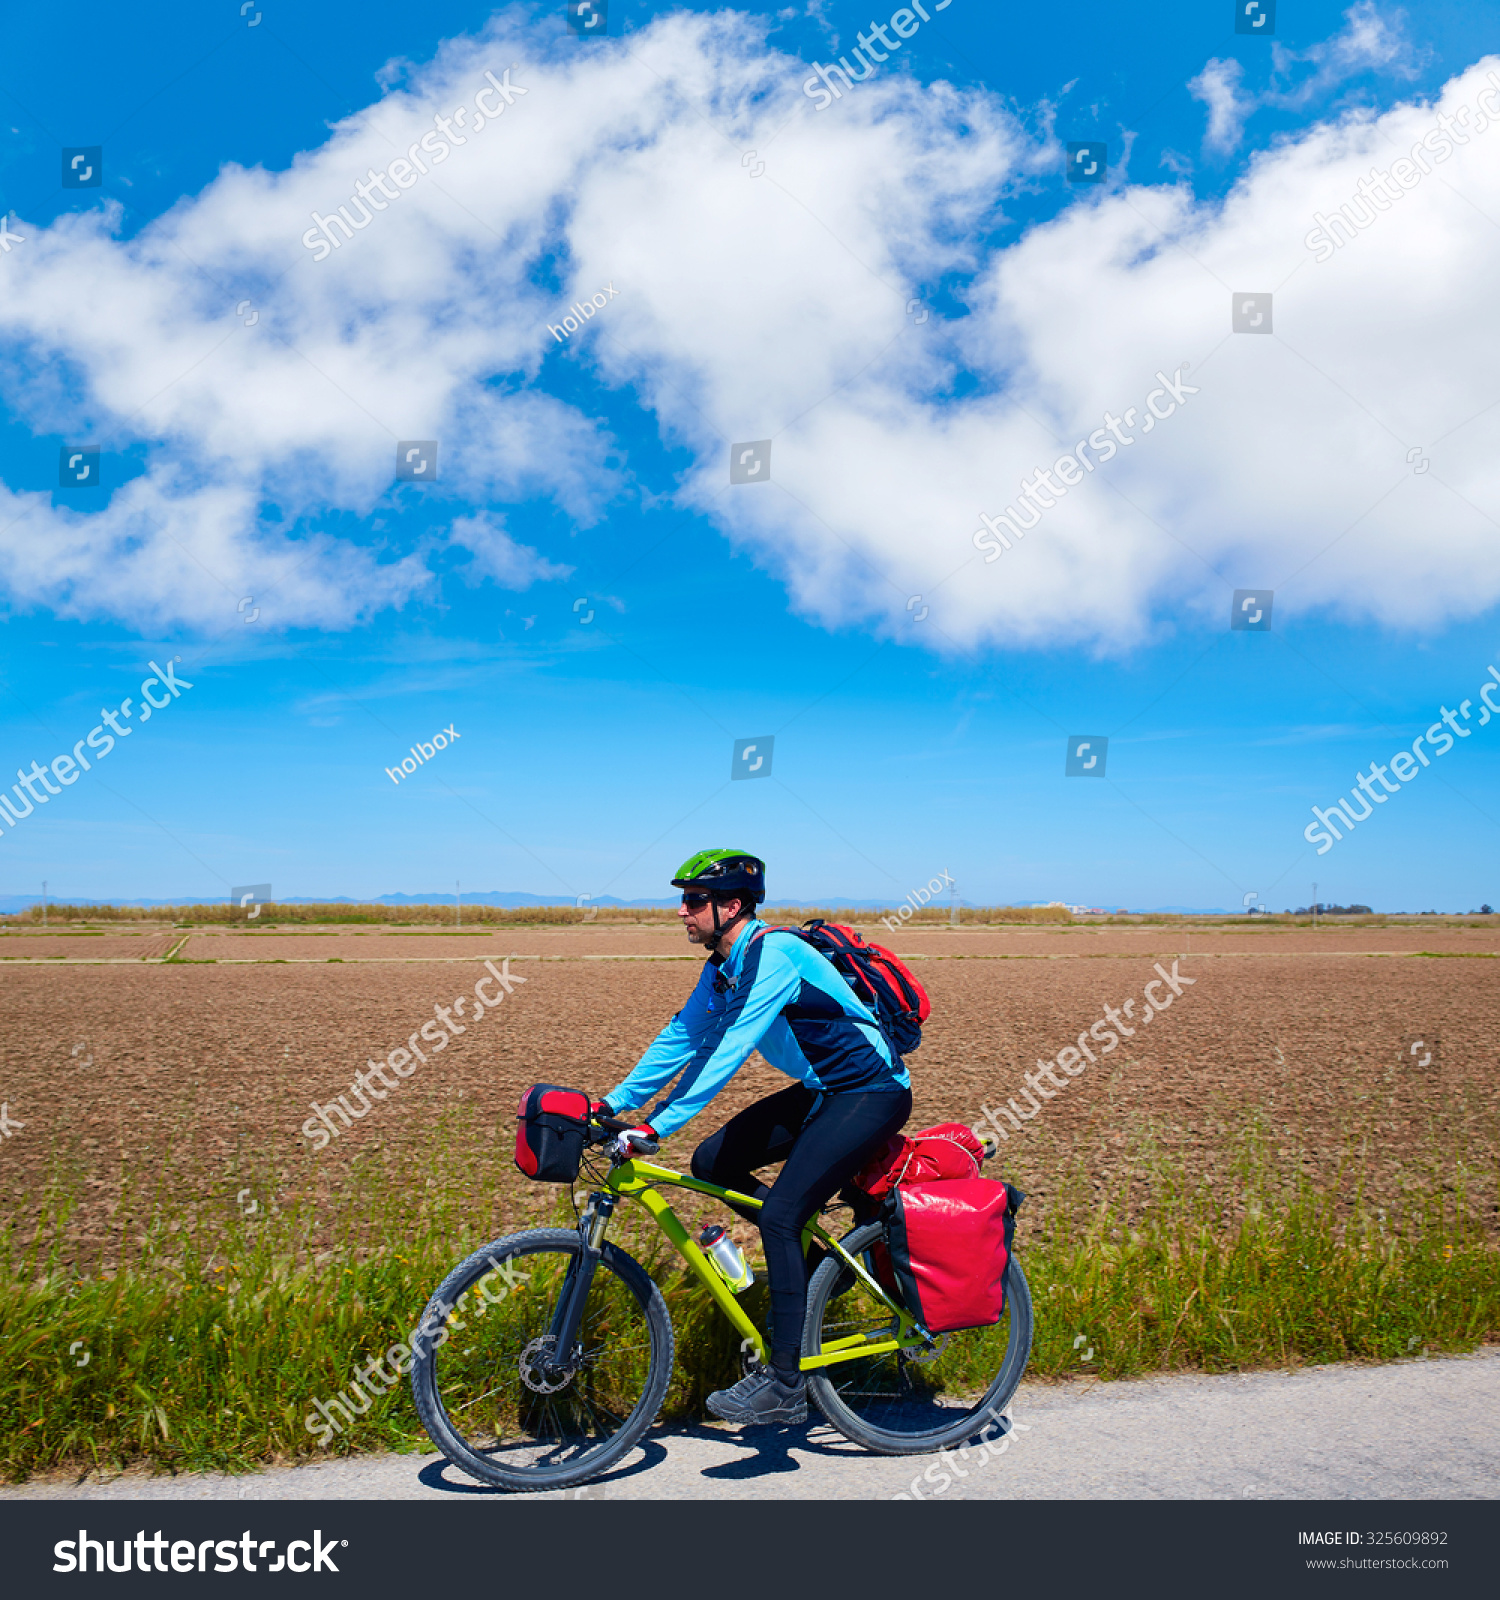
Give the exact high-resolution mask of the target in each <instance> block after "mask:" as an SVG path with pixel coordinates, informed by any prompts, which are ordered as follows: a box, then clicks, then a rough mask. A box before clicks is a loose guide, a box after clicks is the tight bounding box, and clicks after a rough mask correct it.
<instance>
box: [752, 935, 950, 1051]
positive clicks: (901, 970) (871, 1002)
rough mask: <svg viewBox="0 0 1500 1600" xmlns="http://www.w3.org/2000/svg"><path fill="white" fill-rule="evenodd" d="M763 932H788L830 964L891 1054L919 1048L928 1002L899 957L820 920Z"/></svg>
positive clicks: (929, 1005) (927, 1011) (920, 986)
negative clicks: (871, 1019)
mask: <svg viewBox="0 0 1500 1600" xmlns="http://www.w3.org/2000/svg"><path fill="white" fill-rule="evenodd" d="M766 932H767V933H789V934H791V935H792V936H793V937H794V938H797V939H801V940H802V941H803V942H804V943H806V944H810V945H811V946H812V947H813V949H814V950H816V951H817V952H818V954H819V955H820V956H823V957H825V958H826V959H827V960H828V961H831V962H832V963H833V966H834V969H835V971H837V972H838V973H839V975H840V976H841V977H842V978H843V980H844V981H845V983H847V984H848V985H849V987H850V988H851V989H853V991H854V993H855V994H856V995H857V996H858V997H859V999H860V1000H861V1001H862V1002H863V1003H864V1004H865V1005H867V1006H868V1007H869V1008H870V1010H871V1011H873V1012H874V1013H875V1020H876V1021H877V1022H878V1023H879V1024H880V1028H881V1032H882V1033H884V1034H885V1036H886V1040H887V1042H888V1043H889V1044H890V1047H891V1049H892V1051H893V1052H894V1053H895V1054H896V1055H898V1056H905V1055H910V1054H911V1052H912V1051H913V1050H915V1049H916V1048H917V1046H918V1045H919V1044H921V1042H922V1024H923V1023H924V1022H926V1020H927V1018H928V1017H929V1016H930V1015H931V1014H932V1002H931V1001H930V1000H929V999H928V998H927V991H926V990H925V989H924V988H923V987H922V985H921V984H920V983H918V982H917V980H916V979H915V978H914V977H912V975H911V973H910V971H909V970H908V969H907V967H906V964H905V963H904V962H903V961H902V960H901V958H900V957H899V956H894V955H892V954H891V952H890V951H889V950H885V949H882V948H881V946H880V945H878V944H866V943H865V941H864V940H863V939H862V938H861V937H860V936H859V935H858V934H857V933H856V932H855V931H854V929H853V928H846V927H844V926H843V924H842V923H838V922H824V920H823V919H822V918H821V917H814V918H813V920H812V921H811V922H806V923H804V924H803V925H802V926H801V927H800V928H767V929H766Z"/></svg>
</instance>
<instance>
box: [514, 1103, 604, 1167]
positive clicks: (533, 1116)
mask: <svg viewBox="0 0 1500 1600" xmlns="http://www.w3.org/2000/svg"><path fill="white" fill-rule="evenodd" d="M589 1104H590V1101H589V1097H588V1096H587V1095H586V1094H585V1093H584V1092H583V1090H582V1089H559V1088H558V1087H557V1085H556V1084H551V1083H534V1084H532V1086H531V1087H530V1088H529V1089H528V1090H526V1092H525V1093H524V1094H523V1095H522V1096H521V1104H520V1105H519V1106H518V1107H517V1109H516V1116H517V1122H516V1165H517V1166H518V1167H519V1168H520V1169H521V1171H522V1172H524V1173H525V1174H526V1176H527V1177H528V1178H534V1179H535V1180H536V1181H537V1182H538V1183H572V1181H573V1180H574V1178H576V1177H577V1176H578V1168H579V1165H580V1163H581V1162H582V1160H583V1146H584V1136H585V1134H586V1132H587V1130H588V1125H589Z"/></svg>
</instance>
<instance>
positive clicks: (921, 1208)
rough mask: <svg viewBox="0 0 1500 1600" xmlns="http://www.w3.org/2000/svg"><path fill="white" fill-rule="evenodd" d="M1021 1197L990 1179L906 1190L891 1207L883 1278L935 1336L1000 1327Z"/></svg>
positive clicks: (880, 1252) (879, 1251) (879, 1252)
mask: <svg viewBox="0 0 1500 1600" xmlns="http://www.w3.org/2000/svg"><path fill="white" fill-rule="evenodd" d="M1021 1198H1022V1196H1021V1193H1020V1191H1019V1190H1018V1189H1012V1188H1011V1187H1010V1185H1009V1184H1005V1183H996V1182H992V1181H991V1180H990V1179H988V1178H949V1179H946V1180H944V1181H942V1182H938V1183H909V1184H902V1185H900V1186H899V1187H898V1188H896V1189H894V1190H893V1191H892V1192H891V1196H890V1198H889V1199H888V1200H887V1202H886V1205H887V1212H886V1237H887V1239H888V1241H889V1247H887V1246H886V1245H881V1244H877V1245H876V1246H875V1247H874V1249H873V1250H872V1251H871V1255H872V1256H873V1258H874V1266H875V1275H876V1277H877V1278H879V1279H880V1281H881V1282H882V1284H883V1285H884V1286H885V1287H886V1288H887V1289H894V1290H895V1292H896V1293H898V1294H899V1295H900V1297H901V1299H902V1302H903V1303H904V1304H905V1306H906V1308H907V1310H908V1311H910V1312H911V1313H912V1315H913V1316H915V1317H916V1318H917V1320H918V1321H919V1322H920V1323H921V1324H922V1326H923V1327H924V1328H926V1329H927V1331H928V1332H929V1333H953V1332H956V1331H957V1330H958V1329H960V1328H988V1327H991V1326H993V1325H994V1324H995V1323H997V1322H998V1321H999V1320H1000V1318H1001V1316H1002V1314H1003V1313H1004V1310H1005V1267H1006V1263H1007V1262H1008V1261H1009V1260H1010V1242H1011V1235H1012V1233H1013V1232H1014V1229H1015V1213H1016V1210H1017V1208H1018V1207H1019V1206H1020V1203H1021Z"/></svg>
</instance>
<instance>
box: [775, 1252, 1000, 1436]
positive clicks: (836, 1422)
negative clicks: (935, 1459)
mask: <svg viewBox="0 0 1500 1600" xmlns="http://www.w3.org/2000/svg"><path fill="white" fill-rule="evenodd" d="M884 1237H885V1227H884V1224H882V1223H879V1222H872V1223H869V1224H867V1225H866V1226H865V1227H863V1228H857V1229H855V1231H854V1232H853V1233H851V1234H850V1235H849V1236H848V1237H847V1238H846V1239H843V1240H841V1241H840V1243H841V1244H842V1245H843V1247H844V1249H845V1250H847V1251H848V1252H849V1254H850V1255H851V1256H860V1255H865V1252H867V1251H868V1250H869V1249H870V1248H871V1246H873V1245H875V1244H878V1243H879V1242H880V1241H881V1240H882V1239H884ZM865 1260H866V1264H867V1265H868V1263H869V1257H868V1255H866V1256H865ZM895 1331H896V1318H895V1316H894V1315H893V1314H892V1312H891V1310H890V1308H889V1307H888V1306H887V1305H885V1304H884V1302H883V1301H881V1300H879V1299H877V1298H876V1296H875V1295H874V1294H873V1293H872V1292H871V1291H870V1290H869V1289H868V1288H867V1287H866V1286H865V1284H864V1283H863V1282H861V1281H860V1279H858V1278H856V1277H855V1275H854V1274H853V1273H852V1272H851V1271H850V1270H849V1268H848V1267H846V1266H845V1265H844V1263H843V1262H842V1261H840V1260H839V1258H838V1257H837V1256H834V1255H830V1256H829V1258H828V1259H827V1260H826V1261H824V1262H823V1264H822V1265H821V1266H820V1267H819V1268H818V1270H817V1271H816V1272H815V1273H814V1274H813V1278H812V1282H811V1284H809V1286H808V1291H807V1321H806V1322H805V1323H804V1325H803V1330H802V1354H803V1355H804V1356H812V1355H817V1354H818V1353H819V1352H820V1351H821V1350H822V1348H823V1346H824V1345H825V1344H835V1343H837V1342H839V1341H841V1340H850V1339H853V1338H856V1337H860V1336H863V1337H865V1338H867V1339H870V1340H872V1341H873V1340H875V1339H877V1338H880V1337H882V1336H885V1337H889V1336H891V1335H893V1334H894V1333H895ZM1031 1333H1032V1315H1031V1292H1030V1290H1029V1289H1028V1288H1027V1286H1026V1274H1025V1273H1024V1272H1022V1271H1021V1263H1020V1262H1019V1261H1017V1260H1016V1258H1015V1255H1014V1254H1012V1255H1011V1257H1010V1259H1009V1261H1008V1262H1007V1263H1006V1267H1005V1310H1004V1311H1003V1312H1002V1313H1001V1317H1000V1321H999V1322H998V1323H996V1324H995V1325H994V1326H993V1327H990V1328H965V1329H963V1330H961V1331H959V1332H957V1333H949V1334H943V1335H941V1336H940V1337H939V1338H938V1339H937V1340H936V1341H934V1348H933V1349H931V1350H921V1349H918V1350H894V1351H890V1352H888V1353H887V1354H884V1355H874V1356H863V1357H860V1358H858V1359H855V1360H851V1361H840V1362H835V1363H834V1364H833V1365H832V1366H828V1367H820V1368H816V1369H814V1370H813V1371H811V1372H809V1373H808V1375H807V1389H808V1394H809V1395H810V1396H811V1397H812V1399H813V1400H814V1401H815V1402H816V1404H817V1407H818V1409H819V1410H820V1411H821V1412H822V1413H823V1415H824V1416H825V1417H826V1418H827V1419H828V1421H829V1422H830V1423H832V1425H833V1426H834V1427H835V1428H837V1429H838V1431H839V1432H840V1433H842V1434H843V1435H844V1437H845V1438H847V1439H852V1440H853V1441H854V1443H855V1444H859V1445H863V1446H864V1447H865V1448H866V1449H867V1450H878V1451H880V1452H881V1453H882V1454H885V1455H926V1454H928V1453H929V1452H931V1451H934V1450H945V1449H948V1448H949V1447H951V1446H953V1445H958V1444H963V1443H964V1442H965V1441H966V1440H969V1439H972V1438H973V1437H974V1435H975V1434H977V1433H979V1432H980V1431H981V1430H984V1429H986V1428H988V1429H992V1430H998V1431H996V1432H995V1433H994V1435H993V1436H994V1437H998V1436H999V1432H1000V1431H1006V1430H1007V1425H1006V1424H1004V1423H1002V1422H1001V1420H1000V1418H1001V1414H1002V1413H1003V1412H1004V1410H1005V1408H1006V1406H1008V1405H1009V1404H1010V1401H1011V1396H1012V1395H1014V1394H1015V1392H1016V1387H1017V1385H1019V1383H1020V1381H1021V1374H1022V1373H1023V1372H1024V1371H1025V1370H1026V1361H1027V1358H1028V1357H1029V1356H1030V1354H1031Z"/></svg>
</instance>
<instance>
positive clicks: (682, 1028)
mask: <svg viewBox="0 0 1500 1600" xmlns="http://www.w3.org/2000/svg"><path fill="white" fill-rule="evenodd" d="M717 973H718V968H717V967H715V966H713V964H712V963H705V964H704V968H703V972H702V973H701V974H700V975H699V978H698V982H697V983H696V984H695V985H694V987H693V992H692V993H691V994H690V995H689V996H688V1000H687V1004H686V1005H685V1006H684V1007H683V1008H682V1010H681V1011H679V1012H678V1013H677V1015H676V1016H675V1017H673V1018H672V1020H671V1021H670V1022H669V1023H668V1024H667V1025H666V1027H665V1028H663V1029H662V1030H661V1032H660V1033H659V1034H657V1036H656V1038H655V1039H653V1040H652V1042H651V1044H650V1045H649V1046H648V1047H647V1050H646V1053H645V1054H644V1055H643V1056H642V1057H641V1059H640V1060H639V1061H637V1062H636V1064H635V1065H634V1066H633V1067H632V1068H631V1069H630V1072H629V1074H628V1075H627V1076H626V1077H624V1078H622V1079H621V1080H620V1082H619V1083H617V1084H616V1085H615V1086H614V1088H613V1089H611V1090H610V1091H609V1093H608V1094H607V1095H605V1096H604V1098H605V1099H606V1100H607V1101H608V1102H609V1104H610V1105H611V1106H612V1107H613V1108H614V1109H615V1110H616V1111H629V1110H632V1109H633V1108H634V1107H636V1106H641V1105H644V1104H645V1103H646V1102H647V1101H648V1100H649V1099H650V1098H651V1096H652V1095H654V1094H655V1093H656V1092H657V1091H658V1090H659V1089H660V1088H661V1087H662V1085H663V1084H666V1083H670V1082H671V1080H672V1079H673V1078H675V1077H676V1076H677V1074H678V1073H679V1072H681V1071H682V1069H683V1068H684V1067H685V1066H686V1065H687V1064H688V1062H689V1061H691V1060H692V1059H693V1057H694V1055H695V1054H696V1053H697V1050H698V1046H699V1045H700V1044H701V1043H702V1042H703V1039H704V1038H705V1036H706V1035H707V1033H708V1032H709V1031H710V1027H711V1024H712V1022H713V1020H714V1019H713V1018H711V1017H710V1016H709V1014H708V997H709V995H710V994H712V992H713V981H714V978H715V976H716V975H717ZM652 1126H653V1127H654V1126H655V1124H654V1123H653V1124H652ZM658 1131H659V1130H658Z"/></svg>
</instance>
